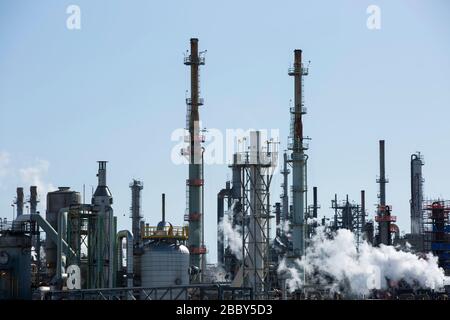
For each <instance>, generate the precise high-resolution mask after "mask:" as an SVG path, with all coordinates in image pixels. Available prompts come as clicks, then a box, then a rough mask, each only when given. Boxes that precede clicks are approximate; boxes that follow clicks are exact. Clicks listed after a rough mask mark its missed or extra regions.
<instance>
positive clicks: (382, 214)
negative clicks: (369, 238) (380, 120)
mask: <svg viewBox="0 0 450 320" xmlns="http://www.w3.org/2000/svg"><path fill="white" fill-rule="evenodd" d="M379 145H380V177H379V179H378V180H377V182H378V183H379V184H380V203H379V206H378V212H377V217H376V221H377V222H378V244H384V245H391V244H392V243H391V231H390V227H391V222H395V217H392V216H391V212H390V207H389V206H387V205H386V183H388V180H387V179H386V173H385V154H384V140H380V142H379Z"/></svg>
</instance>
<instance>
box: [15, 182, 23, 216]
mask: <svg viewBox="0 0 450 320" xmlns="http://www.w3.org/2000/svg"><path fill="white" fill-rule="evenodd" d="M16 193H17V197H16V202H15V203H16V206H17V217H20V216H21V215H22V214H23V188H22V187H19V188H17V190H16Z"/></svg>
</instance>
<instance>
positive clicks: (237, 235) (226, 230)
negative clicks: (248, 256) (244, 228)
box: [219, 206, 242, 260]
mask: <svg viewBox="0 0 450 320" xmlns="http://www.w3.org/2000/svg"><path fill="white" fill-rule="evenodd" d="M232 208H233V206H232ZM219 232H220V233H221V234H222V235H223V238H224V241H225V244H226V245H228V246H229V248H230V250H231V252H232V253H233V254H234V255H235V256H236V258H238V259H240V260H241V259H242V233H241V228H240V227H239V226H235V227H233V223H232V218H231V215H230V214H225V215H224V217H223V218H222V220H221V221H220V222H219Z"/></svg>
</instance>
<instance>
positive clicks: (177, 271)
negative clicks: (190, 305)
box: [141, 241, 189, 300]
mask: <svg viewBox="0 0 450 320" xmlns="http://www.w3.org/2000/svg"><path fill="white" fill-rule="evenodd" d="M182 285H189V250H188V248H187V247H186V246H184V245H182V244H177V243H171V242H169V241H152V242H150V243H149V244H147V245H146V246H145V247H144V252H143V254H142V256H141V286H142V287H144V288H154V287H173V286H182ZM180 292H181V290H180V289H178V290H177V289H174V290H172V297H170V292H167V293H166V292H165V290H158V291H157V292H153V293H152V294H151V295H150V296H149V298H150V299H165V300H171V299H175V297H176V296H177V295H179V293H180ZM165 293H166V294H165ZM164 294H165V296H164V297H162V296H163V295H164ZM141 298H142V299H144V298H145V296H144V297H142V296H141ZM178 299H187V296H186V293H185V292H183V293H182V294H181V295H180V296H179V297H178Z"/></svg>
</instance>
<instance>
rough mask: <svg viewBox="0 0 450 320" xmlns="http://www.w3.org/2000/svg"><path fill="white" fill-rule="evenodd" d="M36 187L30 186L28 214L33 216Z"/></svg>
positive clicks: (35, 205)
mask: <svg viewBox="0 0 450 320" xmlns="http://www.w3.org/2000/svg"><path fill="white" fill-rule="evenodd" d="M37 203H38V200H37V187H36V186H31V187H30V213H31V214H35V213H36V208H37Z"/></svg>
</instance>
